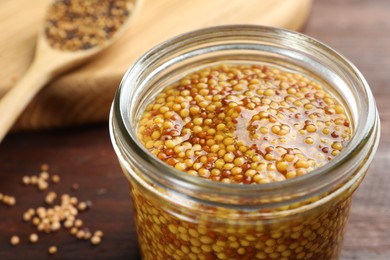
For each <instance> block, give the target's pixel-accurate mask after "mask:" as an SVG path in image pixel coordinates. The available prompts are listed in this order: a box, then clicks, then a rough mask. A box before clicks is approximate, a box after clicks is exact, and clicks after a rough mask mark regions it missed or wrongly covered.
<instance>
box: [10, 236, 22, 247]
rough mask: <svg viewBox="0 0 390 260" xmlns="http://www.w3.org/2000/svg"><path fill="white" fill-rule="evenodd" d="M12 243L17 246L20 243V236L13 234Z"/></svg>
mask: <svg viewBox="0 0 390 260" xmlns="http://www.w3.org/2000/svg"><path fill="white" fill-rule="evenodd" d="M10 243H11V245H13V246H17V245H19V243H20V238H19V237H18V236H12V237H11V239H10Z"/></svg>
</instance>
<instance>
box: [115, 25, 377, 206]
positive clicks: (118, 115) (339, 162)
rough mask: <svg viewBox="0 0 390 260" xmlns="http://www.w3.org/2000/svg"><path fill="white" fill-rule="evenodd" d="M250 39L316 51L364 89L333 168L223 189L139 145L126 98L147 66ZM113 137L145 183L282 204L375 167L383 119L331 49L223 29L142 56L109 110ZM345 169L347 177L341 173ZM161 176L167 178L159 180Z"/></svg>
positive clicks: (267, 30)
mask: <svg viewBox="0 0 390 260" xmlns="http://www.w3.org/2000/svg"><path fill="white" fill-rule="evenodd" d="M250 35H253V37H263V36H264V37H263V40H270V39H272V37H279V38H281V39H282V41H285V44H288V42H286V41H292V42H293V43H295V44H297V46H299V45H304V46H306V48H307V49H308V51H310V50H316V51H318V52H319V53H322V54H324V55H325V56H328V57H330V59H334V64H335V66H342V68H343V69H344V70H346V72H348V73H349V74H350V76H351V80H352V82H353V84H354V86H353V87H356V88H357V87H360V88H361V89H362V90H363V93H360V94H361V95H362V98H364V100H365V101H366V104H365V106H366V109H364V111H361V116H363V118H361V119H360V121H359V124H357V125H356V127H355V131H354V135H353V136H352V138H351V140H350V142H349V143H348V145H347V146H346V147H345V148H344V149H343V150H342V151H341V153H340V154H339V155H338V156H336V157H335V158H333V159H332V160H331V161H330V162H328V163H326V164H325V165H324V166H322V167H319V168H317V169H315V170H313V171H311V172H310V173H309V174H306V175H304V176H300V177H296V178H292V179H288V180H283V181H280V182H271V183H266V184H257V185H237V184H225V183H220V182H214V181H210V180H206V179H203V178H199V177H195V176H191V175H188V174H183V173H182V172H180V171H179V170H177V169H175V168H173V167H171V166H168V165H167V164H165V163H164V162H162V161H161V160H159V159H158V158H157V157H156V156H153V155H151V154H150V153H149V152H148V151H147V150H146V148H145V147H143V145H142V144H141V143H140V141H139V140H138V138H137V134H136V129H134V127H133V126H132V125H131V124H130V120H129V118H128V116H129V115H128V114H127V113H128V106H129V105H132V104H128V101H129V99H128V97H126V98H124V96H125V95H128V94H129V89H131V88H136V87H137V86H136V85H135V82H136V81H137V77H139V75H140V74H142V73H143V72H145V68H146V67H147V66H148V65H150V64H152V63H153V62H157V61H158V60H161V59H165V58H167V56H168V54H169V55H171V54H172V53H173V54H177V53H179V52H182V51H183V49H185V46H186V45H188V44H189V43H192V44H194V43H196V42H199V43H202V42H205V41H213V40H214V41H216V40H217V39H220V40H221V39H224V38H226V37H231V38H234V37H236V38H237V39H238V40H239V39H240V37H241V38H242V37H246V36H248V37H249V36H250ZM265 36H266V37H265ZM251 37H252V36H251ZM267 37H271V38H267ZM210 39H211V40H210ZM295 47H296V46H295ZM168 62H169V60H168ZM160 69H161V68H160ZM361 105H363V104H361ZM114 132H115V133H114ZM110 133H111V138H112V142H113V145H114V148H115V150H116V152H117V154H118V156H119V155H121V156H122V157H127V158H126V159H127V160H128V159H130V160H132V162H133V163H135V164H136V165H138V166H139V167H141V168H143V169H146V171H145V176H144V177H146V178H148V179H149V180H151V181H152V182H155V183H157V184H158V185H162V186H165V187H169V188H174V189H175V190H176V191H178V192H180V193H184V194H186V195H187V196H190V197H194V198H197V199H204V198H203V197H202V196H201V195H199V194H197V192H199V191H200V190H201V191H202V192H204V193H207V194H213V195H217V196H222V197H224V196H235V197H239V198H243V197H246V198H254V197H257V196H260V197H267V198H280V197H283V196H284V195H287V194H289V192H290V193H291V191H294V192H298V193H299V194H300V195H299V196H300V197H305V196H309V195H310V196H312V195H313V194H316V193H320V192H324V191H326V190H328V189H329V188H330V187H333V186H335V185H337V184H340V182H342V181H345V180H346V179H347V178H349V177H351V175H352V174H353V173H354V172H355V171H356V169H358V168H360V166H361V163H362V162H363V161H364V163H365V164H367V165H368V164H369V163H370V162H371V160H372V158H373V155H374V154H375V150H376V147H377V144H378V140H379V117H378V112H377V109H376V105H375V100H374V97H373V95H372V93H371V90H370V87H369V85H368V83H367V82H366V80H365V79H364V77H363V75H362V74H361V73H360V72H359V70H358V69H357V68H356V67H355V66H354V65H353V64H352V63H351V62H350V61H349V60H347V59H346V58H345V57H344V56H342V55H341V54H339V53H338V52H336V51H335V50H333V49H332V48H330V47H328V46H327V45H325V44H323V43H321V42H319V41H317V40H315V39H313V38H311V37H309V36H307V35H304V34H302V33H298V32H294V31H290V30H286V29H280V28H274V27H268V26H258V25H225V26H216V27H209V28H205V29H200V30H196V31H193V32H188V33H184V34H181V35H179V36H176V37H174V38H171V39H169V40H167V41H165V42H163V43H161V44H159V45H157V46H155V47H154V48H152V49H151V50H149V51H148V52H146V53H145V54H144V55H142V56H141V57H140V58H139V59H138V60H137V61H136V62H135V63H134V64H133V65H132V66H131V67H130V69H129V70H128V71H127V72H126V74H125V76H124V77H123V79H122V82H121V83H120V86H119V88H118V91H117V93H116V96H115V99H114V102H113V106H112V109H111V114H110ZM123 162H124V165H125V167H130V168H131V166H130V165H127V164H126V160H123ZM126 165H127V166H126ZM341 169H342V171H343V172H340V171H341ZM161 172H164V174H159V173H161ZM319 184H320V185H319ZM217 200H218V199H217Z"/></svg>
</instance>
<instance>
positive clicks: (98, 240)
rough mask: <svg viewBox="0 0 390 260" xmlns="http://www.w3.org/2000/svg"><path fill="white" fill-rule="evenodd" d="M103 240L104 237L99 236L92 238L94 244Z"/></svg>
mask: <svg viewBox="0 0 390 260" xmlns="http://www.w3.org/2000/svg"><path fill="white" fill-rule="evenodd" d="M101 241H102V239H101V238H100V237H98V236H93V237H92V238H91V243H92V245H98V244H100V242H101Z"/></svg>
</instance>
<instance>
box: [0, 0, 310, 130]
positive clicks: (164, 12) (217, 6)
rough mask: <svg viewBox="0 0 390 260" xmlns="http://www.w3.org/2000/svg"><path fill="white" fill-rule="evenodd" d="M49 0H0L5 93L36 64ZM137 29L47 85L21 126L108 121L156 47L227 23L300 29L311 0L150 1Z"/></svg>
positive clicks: (142, 9) (135, 23) (1, 75)
mask: <svg viewBox="0 0 390 260" xmlns="http://www.w3.org/2000/svg"><path fill="white" fill-rule="evenodd" d="M48 1H49V0H34V1H30V0H18V1H14V0H3V1H1V2H0V17H5V18H7V19H2V20H0V31H2V32H3V36H2V37H1V38H0V66H1V68H3V69H2V70H0V78H1V79H2V80H1V81H0V96H1V95H2V93H4V92H5V91H7V90H8V89H9V88H11V87H12V86H13V85H14V84H15V82H16V81H17V80H18V79H19V78H20V77H21V75H23V73H24V72H25V71H26V69H27V67H28V66H29V64H30V63H31V60H32V56H33V50H34V46H35V44H34V41H35V35H36V33H37V30H38V27H39V25H40V22H41V20H42V17H43V14H44V9H45V5H46V4H47V3H48ZM141 2H142V5H141V6H140V7H139V8H137V10H138V11H137V12H136V16H135V18H134V20H133V24H132V25H131V28H130V29H129V30H128V31H127V32H126V34H125V35H124V37H122V39H121V40H120V41H118V42H117V43H116V44H115V45H114V46H112V47H111V48H109V49H108V50H106V51H105V52H104V53H102V54H101V55H99V56H98V57H96V59H93V60H92V61H91V62H90V63H89V64H87V65H85V66H82V67H80V68H78V69H76V70H74V71H73V72H71V73H68V74H66V75H64V76H62V77H59V78H58V79H57V80H55V81H53V82H52V84H49V86H48V87H47V88H46V89H44V90H43V91H42V92H41V93H40V94H39V95H38V96H37V98H36V99H34V100H33V102H32V103H31V104H30V106H28V107H27V109H26V110H25V112H24V114H23V115H22V117H21V118H20V119H19V121H18V122H17V124H16V125H15V128H16V129H38V128H49V127H58V126H68V125H77V124H83V123H90V122H102V121H107V118H108V111H109V107H110V104H111V100H112V98H113V96H114V93H115V90H116V88H117V86H118V84H119V82H120V80H121V78H122V76H123V74H124V72H125V71H126V69H127V68H128V67H129V66H130V65H131V63H132V62H134V61H135V59H136V58H138V57H139V56H140V55H141V54H143V53H144V52H146V51H147V50H148V49H150V48H151V47H153V46H154V45H156V44H158V43H160V42H162V41H163V40H166V39H168V38H170V37H173V36H175V35H177V34H180V33H184V32H187V31H190V30H194V29H199V28H202V27H207V26H214V25H221V24H235V23H240V24H245V23H252V24H263V25H271V26H279V27H285V28H289V29H296V30H298V29H300V28H301V27H302V25H303V24H304V22H305V21H306V18H307V16H308V14H309V10H310V6H311V2H312V1H311V0H262V1H257V0H246V1H245V4H243V2H242V1H241V0H229V1H225V0H213V1H209V0H197V1H182V0H144V1H141Z"/></svg>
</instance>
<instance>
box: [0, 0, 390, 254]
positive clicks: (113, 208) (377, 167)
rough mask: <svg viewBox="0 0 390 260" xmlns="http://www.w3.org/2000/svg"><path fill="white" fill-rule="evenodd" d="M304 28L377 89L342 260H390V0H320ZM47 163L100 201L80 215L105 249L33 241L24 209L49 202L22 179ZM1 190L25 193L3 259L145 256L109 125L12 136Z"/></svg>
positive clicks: (56, 238)
mask: <svg viewBox="0 0 390 260" xmlns="http://www.w3.org/2000/svg"><path fill="white" fill-rule="evenodd" d="M304 33H306V34H308V35H311V36H313V37H315V38H317V39H319V40H320V41H323V42H324V43H326V44H328V45H330V46H332V47H333V48H335V49H336V50H338V51H339V52H341V53H343V54H344V55H345V56H346V57H347V58H349V59H350V60H351V61H352V62H353V63H355V65H356V66H357V67H358V68H359V69H360V70H361V72H362V73H363V74H364V75H365V77H366V79H367V80H368V82H369V84H370V85H371V87H372V90H373V92H374V95H375V97H376V100H377V105H378V109H379V112H380V116H381V121H382V131H381V132H382V136H381V143H380V146H379V150H378V153H377V155H376V157H375V159H374V161H373V163H372V166H371V168H370V170H369V172H368V175H367V177H366V179H365V180H364V182H363V184H362V185H361V186H360V188H359V189H358V191H357V192H356V194H355V197H354V203H353V207H352V212H351V216H350V221H349V226H348V230H347V233H346V238H345V242H344V248H343V252H342V257H341V259H342V260H349V259H361V260H368V259H383V260H384V259H390V190H389V185H390V174H389V173H388V172H389V169H390V83H389V82H390V1H388V0H332V1H330V0H315V1H314V6H313V10H312V15H311V17H310V19H309V21H308V23H307V26H306V28H305V29H304ZM41 163H48V164H49V165H50V172H51V173H53V174H59V175H60V176H61V177H62V180H61V182H60V183H59V184H57V185H56V186H52V187H53V189H54V190H55V191H56V192H57V193H69V194H74V195H76V196H77V197H79V198H80V199H83V200H91V201H92V202H93V208H92V209H91V210H90V211H87V212H85V213H82V214H80V217H81V218H82V219H83V220H84V222H85V223H86V226H88V227H89V228H91V229H92V230H95V229H102V230H103V231H104V233H105V235H104V239H103V242H102V244H101V245H100V246H98V247H93V246H91V245H90V244H89V243H88V242H86V241H77V240H76V239H75V238H74V237H71V236H70V235H69V234H68V233H67V232H65V231H62V232H58V233H55V234H50V235H41V237H40V241H39V243H37V244H34V245H32V244H29V243H28V242H27V240H28V235H29V234H30V233H32V232H33V231H34V228H33V227H32V225H31V224H28V223H24V222H23V221H22V220H21V214H22V212H23V211H25V210H26V209H28V208H29V207H36V206H39V205H42V203H43V199H44V196H45V194H46V192H39V191H38V190H37V189H36V188H34V187H24V186H23V185H22V184H21V178H22V176H24V175H32V174H37V173H38V172H39V167H40V165H41ZM74 183H77V184H78V185H79V186H80V188H79V189H78V190H77V191H74V190H72V189H71V186H72V185H73V184H74ZM102 191H105V192H102ZM0 192H3V193H6V194H10V195H13V196H15V197H16V198H17V206H15V207H11V208H8V207H6V206H4V205H2V204H0V259H1V260H3V259H43V258H53V259H54V258H58V259H134V260H137V259H140V255H139V251H138V248H137V242H136V234H135V230H134V222H133V218H132V209H131V202H130V199H129V196H128V186H127V183H126V180H125V178H124V177H123V176H122V173H121V170H120V168H119V166H118V163H117V160H116V156H115V154H114V151H113V150H112V148H111V143H110V140H109V136H108V127H107V125H106V124H104V125H96V126H89V127H84V128H77V129H62V130H53V131H44V132H36V133H16V134H11V135H9V136H8V137H7V138H6V139H5V140H4V142H3V143H2V144H1V145H0ZM102 193H104V194H102ZM14 234H17V235H19V236H20V237H21V240H22V241H21V244H20V245H19V246H18V247H15V248H14V247H12V246H11V245H10V244H9V238H10V237H11V236H12V235H14ZM51 245H57V246H58V249H59V251H58V253H57V254H56V255H55V256H49V255H48V253H47V249H48V247H49V246H51Z"/></svg>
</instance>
